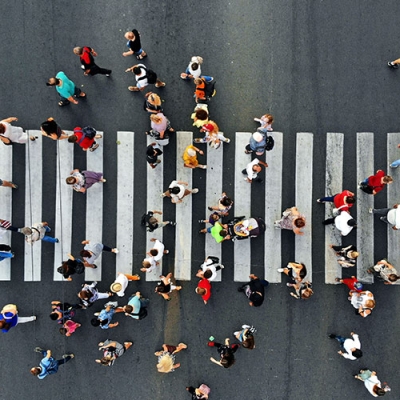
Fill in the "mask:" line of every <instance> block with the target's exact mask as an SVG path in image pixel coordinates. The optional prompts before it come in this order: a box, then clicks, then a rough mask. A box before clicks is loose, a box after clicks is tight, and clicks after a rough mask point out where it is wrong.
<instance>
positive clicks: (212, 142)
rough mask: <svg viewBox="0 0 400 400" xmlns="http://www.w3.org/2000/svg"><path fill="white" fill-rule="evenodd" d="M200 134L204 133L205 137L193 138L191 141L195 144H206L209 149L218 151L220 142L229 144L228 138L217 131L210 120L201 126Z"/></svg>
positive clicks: (216, 126)
mask: <svg viewBox="0 0 400 400" xmlns="http://www.w3.org/2000/svg"><path fill="white" fill-rule="evenodd" d="M200 132H204V133H205V136H204V137H203V138H195V139H194V140H193V141H194V142H195V143H208V144H209V146H210V147H212V148H214V149H218V148H219V147H220V146H221V143H222V142H224V143H230V142H231V140H230V139H229V138H226V137H225V136H224V134H223V133H222V132H220V131H219V127H218V125H217V124H216V123H215V122H214V121H211V120H209V121H208V122H207V123H206V124H203V125H202V126H201V128H200Z"/></svg>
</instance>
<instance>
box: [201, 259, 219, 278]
mask: <svg viewBox="0 0 400 400" xmlns="http://www.w3.org/2000/svg"><path fill="white" fill-rule="evenodd" d="M217 265H218V264H213V261H212V260H210V259H209V258H207V260H206V261H204V263H203V264H201V265H200V268H201V269H202V271H203V272H205V271H207V270H208V269H209V270H210V271H211V273H212V275H211V277H210V278H208V280H209V281H213V280H214V279H215V278H216V277H217V271H216V266H217Z"/></svg>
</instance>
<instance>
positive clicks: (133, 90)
mask: <svg viewBox="0 0 400 400" xmlns="http://www.w3.org/2000/svg"><path fill="white" fill-rule="evenodd" d="M128 90H130V91H131V92H138V91H139V88H138V87H136V86H128Z"/></svg>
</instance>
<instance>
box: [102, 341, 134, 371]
mask: <svg viewBox="0 0 400 400" xmlns="http://www.w3.org/2000/svg"><path fill="white" fill-rule="evenodd" d="M132 345H133V342H124V344H123V345H122V344H121V343H119V342H117V341H115V340H114V341H112V340H110V339H107V340H106V341H105V342H100V343H99V344H98V346H99V350H100V351H102V352H103V357H102V358H100V359H97V360H95V361H96V362H97V363H98V364H101V365H103V366H104V367H111V366H112V365H113V364H114V363H115V360H116V359H117V358H119V357H121V356H122V355H123V354H124V353H125V352H126V351H127V350H128V349H129V348H130V347H132Z"/></svg>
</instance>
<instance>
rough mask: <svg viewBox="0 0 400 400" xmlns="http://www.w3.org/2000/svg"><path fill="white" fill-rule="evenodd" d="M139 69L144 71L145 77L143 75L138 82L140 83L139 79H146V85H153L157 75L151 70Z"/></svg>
mask: <svg viewBox="0 0 400 400" xmlns="http://www.w3.org/2000/svg"><path fill="white" fill-rule="evenodd" d="M139 68H140V69H144V70H145V71H146V75H145V76H142V77H141V78H139V79H138V80H139V81H140V80H141V79H145V78H147V82H148V83H151V84H154V83H156V82H157V74H156V73H155V72H154V71H153V70H151V69H147V68H144V67H139Z"/></svg>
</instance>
